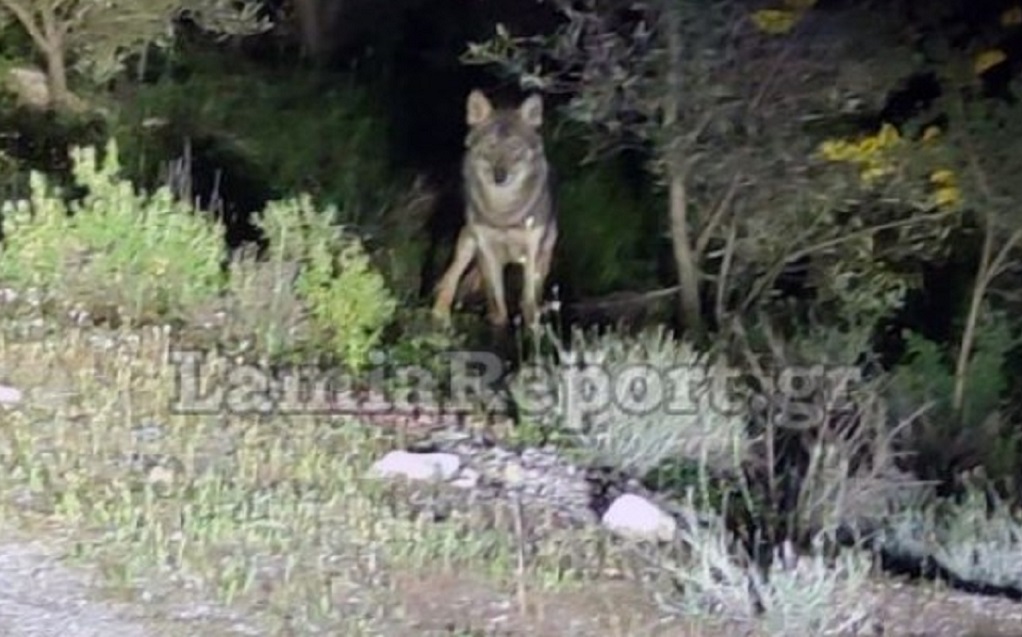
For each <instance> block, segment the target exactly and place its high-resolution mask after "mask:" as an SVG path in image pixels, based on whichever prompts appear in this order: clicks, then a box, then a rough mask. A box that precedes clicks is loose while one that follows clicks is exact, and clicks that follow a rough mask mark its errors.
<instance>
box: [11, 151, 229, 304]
mask: <svg viewBox="0 0 1022 637" xmlns="http://www.w3.org/2000/svg"><path fill="white" fill-rule="evenodd" d="M71 156H72V162H73V164H74V165H73V176H74V183H75V186H77V187H78V188H82V189H84V190H85V191H86V194H85V195H84V197H82V198H81V199H79V200H74V201H70V202H69V201H68V200H67V198H65V195H64V193H61V192H60V191H59V190H57V189H55V188H53V187H52V186H51V184H50V180H49V179H48V178H47V177H46V176H44V175H43V174H41V173H38V172H33V173H32V175H31V179H30V182H31V195H30V197H29V199H28V200H20V201H8V202H5V203H4V205H3V220H4V235H5V245H4V250H3V254H2V257H0V278H2V279H3V280H4V281H6V282H9V283H10V284H13V285H14V286H15V287H18V288H22V289H27V288H34V289H36V290H38V291H39V292H41V293H42V294H43V296H44V297H46V298H51V299H58V300H61V301H68V302H72V303H79V304H83V305H84V306H85V307H86V310H87V311H92V310H97V309H103V310H108V309H114V310H116V311H117V313H118V314H119V317H120V318H121V319H122V320H128V321H131V320H138V319H145V318H148V317H154V316H160V317H164V318H167V317H180V316H181V315H182V314H183V313H184V312H185V311H186V310H187V309H188V308H189V307H191V306H194V305H195V304H198V303H202V302H204V301H206V300H209V299H211V298H213V297H215V296H216V295H217V294H218V293H219V292H220V290H221V283H222V274H221V261H222V259H223V257H224V239H223V234H222V229H221V228H220V227H218V226H217V225H216V224H214V223H212V222H210V221H209V220H208V219H205V218H203V217H201V216H198V215H196V214H194V213H193V210H192V208H191V207H190V206H187V205H184V204H181V203H179V202H176V201H175V200H174V198H173V196H172V194H171V192H170V190H169V189H167V188H160V189H158V190H157V191H156V192H155V193H153V194H151V195H149V194H146V193H144V192H138V191H136V189H135V188H134V186H133V185H132V184H131V183H130V182H129V181H127V180H125V179H123V178H121V176H120V163H119V160H118V154H117V145H116V143H115V142H113V141H111V142H110V143H109V144H108V145H107V147H106V152H105V157H104V159H103V161H102V163H100V162H99V161H98V159H97V152H96V149H95V148H93V147H79V148H75V149H74V150H73V151H72V153H71Z"/></svg>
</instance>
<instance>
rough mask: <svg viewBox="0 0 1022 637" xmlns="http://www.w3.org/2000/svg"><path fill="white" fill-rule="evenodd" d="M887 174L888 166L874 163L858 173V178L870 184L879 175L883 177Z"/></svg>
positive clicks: (889, 171) (888, 171) (878, 177)
mask: <svg viewBox="0 0 1022 637" xmlns="http://www.w3.org/2000/svg"><path fill="white" fill-rule="evenodd" d="M889 174H891V169H890V168H888V167H886V166H880V165H877V164H874V165H872V166H870V167H868V168H866V169H865V170H863V171H862V172H861V173H859V178H860V179H862V181H863V182H865V183H867V184H871V183H873V182H875V181H877V180H878V179H880V178H881V177H885V176H887V175H889Z"/></svg>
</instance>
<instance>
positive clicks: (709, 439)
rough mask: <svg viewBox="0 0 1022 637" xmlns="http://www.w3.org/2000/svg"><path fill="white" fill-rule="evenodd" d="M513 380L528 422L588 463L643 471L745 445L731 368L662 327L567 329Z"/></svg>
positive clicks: (716, 456)
mask: <svg viewBox="0 0 1022 637" xmlns="http://www.w3.org/2000/svg"><path fill="white" fill-rule="evenodd" d="M555 344H556V349H557V353H556V356H554V357H547V358H541V359H540V360H539V361H538V362H537V363H535V364H533V365H532V366H528V367H526V368H525V369H523V370H522V371H521V372H520V373H519V374H518V375H517V376H516V377H515V378H514V379H513V380H512V383H511V388H510V390H511V395H512V397H513V398H514V400H515V401H516V403H517V405H518V407H519V410H520V412H521V413H523V414H524V415H525V417H526V418H527V419H529V420H532V421H533V422H535V423H538V424H540V425H543V426H547V427H553V428H555V429H558V430H561V431H564V432H567V433H569V434H572V435H574V436H576V437H577V438H578V439H579V441H580V442H581V446H582V448H583V449H584V450H586V451H587V452H589V455H590V456H591V460H593V461H595V462H599V463H605V464H609V465H611V466H615V467H617V468H620V469H622V470H625V471H630V472H635V473H637V474H640V475H641V474H645V473H647V472H649V471H651V470H652V469H654V468H656V467H657V466H658V465H660V464H661V463H662V462H664V461H665V460H668V459H688V460H693V461H700V462H707V463H711V464H714V465H719V464H720V463H722V462H724V461H727V462H729V463H730V464H729V465H728V466H734V460H735V454H741V453H743V451H744V445H745V443H746V437H745V433H746V432H745V427H746V422H747V421H746V413H747V411H746V405H745V404H744V403H743V402H742V401H741V400H739V398H738V397H737V396H736V395H735V394H734V392H733V387H732V386H731V384H730V383H728V382H727V381H728V380H729V379H733V378H734V377H735V376H737V374H736V373H735V372H734V371H733V370H731V369H729V368H727V367H726V366H725V365H723V364H722V363H721V362H719V361H712V360H711V359H710V357H709V356H708V355H705V354H702V353H700V352H698V351H696V350H695V349H694V348H693V347H692V345H691V344H689V343H687V342H685V341H681V340H677V339H676V338H675V337H674V335H673V334H672V333H671V332H670V331H668V330H666V329H663V328H657V329H652V330H647V331H645V332H642V333H640V334H639V335H637V336H635V337H631V336H624V335H620V334H617V333H613V332H608V333H604V334H598V335H596V336H592V335H586V334H585V333H584V332H582V331H580V330H575V331H574V333H573V334H572V338H571V344H570V346H566V345H565V344H564V343H563V342H560V341H556V340H555Z"/></svg>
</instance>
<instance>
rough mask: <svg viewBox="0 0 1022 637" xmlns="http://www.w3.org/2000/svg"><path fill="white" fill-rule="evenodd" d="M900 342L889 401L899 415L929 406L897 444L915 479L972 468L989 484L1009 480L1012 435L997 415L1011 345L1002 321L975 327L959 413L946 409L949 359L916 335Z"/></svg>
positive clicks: (1015, 457) (1015, 466) (1015, 462)
mask: <svg viewBox="0 0 1022 637" xmlns="http://www.w3.org/2000/svg"><path fill="white" fill-rule="evenodd" d="M905 337H906V341H907V350H908V351H907V354H906V358H905V361H904V362H903V363H902V364H900V365H899V366H898V367H897V368H896V369H895V372H894V378H893V383H892V385H891V391H890V397H891V404H892V406H893V408H894V410H895V412H896V413H897V414H899V415H901V414H906V413H909V412H910V411H914V410H918V409H920V407H923V406H924V405H928V406H929V409H927V410H926V411H925V413H923V414H922V415H921V417H920V418H919V419H918V422H917V423H916V426H914V427H913V428H912V429H911V430H910V431H909V432H908V435H907V436H906V437H905V440H904V444H905V445H906V446H907V447H909V448H910V449H912V450H913V451H914V452H917V454H918V457H919V459H920V461H921V462H920V463H917V464H918V466H917V467H916V468H915V470H916V472H917V473H919V474H920V475H922V476H924V477H928V478H947V477H948V476H950V475H952V474H955V473H958V472H960V471H964V470H968V469H972V468H973V467H975V466H977V465H980V466H983V467H984V468H985V470H986V472H987V473H988V475H990V476H991V477H993V478H994V479H1000V478H1007V477H1010V476H1013V475H1017V472H1018V470H1019V467H1020V458H1019V454H1020V452H1022V449H1020V447H1019V442H1020V438H1019V433H1018V432H1017V431H1014V430H1013V429H1014V428H1013V427H1012V426H1011V423H1009V422H1007V421H1006V419H1005V418H1004V417H1003V416H1004V414H1003V413H1002V409H1001V407H1002V400H1003V399H1004V397H1005V392H1006V391H1007V390H1008V387H1009V382H1008V378H1007V375H1006V370H1005V363H1006V362H1007V360H1008V359H1009V356H1010V352H1011V350H1012V348H1013V347H1014V346H1015V345H1016V344H1017V343H1018V339H1017V337H1016V336H1014V335H1013V334H1012V326H1011V324H1010V321H1009V319H1008V317H1007V316H1006V315H1004V314H999V313H990V314H988V318H987V320H985V321H984V322H982V323H980V324H979V325H978V329H977V332H976V340H975V349H974V350H973V352H972V355H971V357H970V361H969V367H968V371H967V376H966V384H965V393H964V395H963V398H964V400H963V404H962V409H961V412H960V413H955V410H954V408H953V404H952V399H953V398H952V397H953V395H954V387H955V372H954V362H953V360H952V359H951V357H950V356H949V355H948V354H947V353H946V352H945V351H944V350H943V348H942V347H941V346H940V345H939V344H938V343H935V342H933V341H930V340H927V339H926V338H924V337H922V336H920V335H918V334H915V333H911V332H908V333H906V335H905Z"/></svg>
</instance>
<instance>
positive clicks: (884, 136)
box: [877, 122, 901, 148]
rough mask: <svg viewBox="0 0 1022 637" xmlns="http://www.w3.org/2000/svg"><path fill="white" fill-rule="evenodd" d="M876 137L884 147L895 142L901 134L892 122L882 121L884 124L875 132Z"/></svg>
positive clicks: (899, 138)
mask: <svg viewBox="0 0 1022 637" xmlns="http://www.w3.org/2000/svg"><path fill="white" fill-rule="evenodd" d="M877 139H879V140H880V144H881V146H883V147H884V148H886V147H888V146H893V145H895V144H897V143H898V141H899V140H901V135H900V134H899V133H898V129H897V128H895V127H894V125H893V124H888V123H887V122H884V125H883V126H881V127H880V132H879V133H878V134H877Z"/></svg>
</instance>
